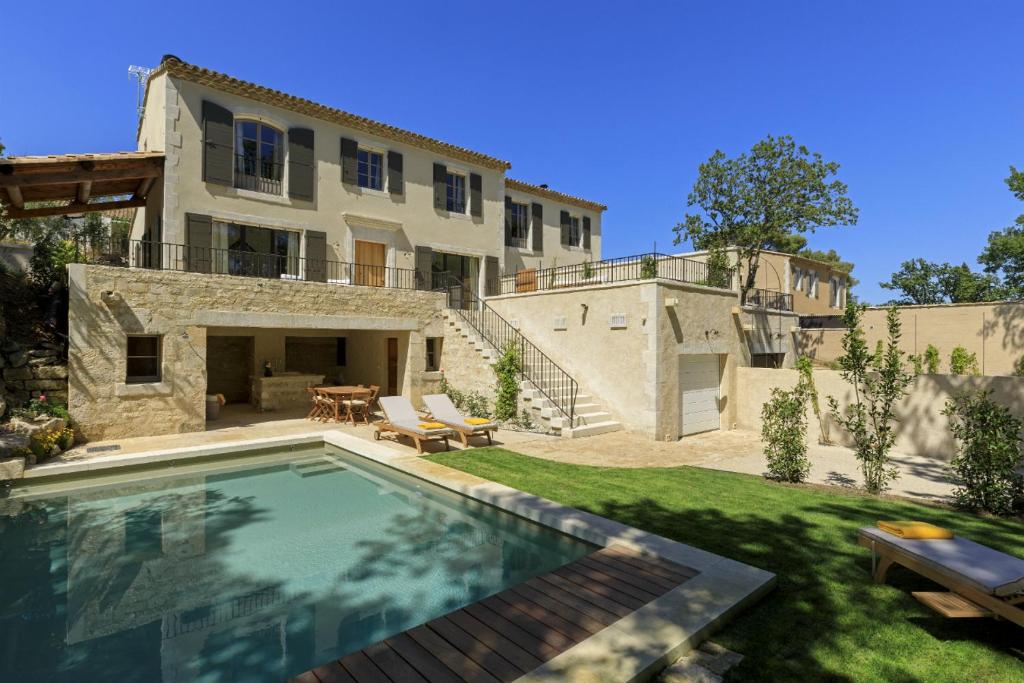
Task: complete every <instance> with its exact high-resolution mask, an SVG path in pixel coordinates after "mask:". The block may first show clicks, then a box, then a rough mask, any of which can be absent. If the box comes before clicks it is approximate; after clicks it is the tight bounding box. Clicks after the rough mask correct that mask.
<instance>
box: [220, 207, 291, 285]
mask: <svg viewBox="0 0 1024 683" xmlns="http://www.w3.org/2000/svg"><path fill="white" fill-rule="evenodd" d="M212 240H213V249H212V258H211V260H212V262H213V265H212V270H213V272H214V273H220V274H222V275H248V276H250V277H283V278H290V279H295V278H298V277H300V276H301V262H300V260H299V233H298V232H295V231H292V230H272V229H270V228H259V227H256V226H253V225H240V224H238V223H222V222H221V221H214V222H213V232H212Z"/></svg>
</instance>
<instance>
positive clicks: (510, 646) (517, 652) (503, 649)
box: [448, 609, 544, 673]
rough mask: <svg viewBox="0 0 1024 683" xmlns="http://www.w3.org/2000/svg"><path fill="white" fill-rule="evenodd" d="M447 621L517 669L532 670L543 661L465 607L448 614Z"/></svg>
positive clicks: (524, 671)
mask: <svg viewBox="0 0 1024 683" xmlns="http://www.w3.org/2000/svg"><path fill="white" fill-rule="evenodd" d="M448 619H449V621H452V622H454V623H455V625H456V626H458V627H459V628H461V629H462V630H463V631H465V632H466V633H468V634H470V635H471V636H473V637H474V638H476V639H477V640H479V641H480V642H481V643H483V644H484V645H486V646H487V647H489V648H490V649H491V650H493V651H495V652H497V653H498V654H499V655H501V656H502V657H504V658H505V659H507V660H508V661H509V662H511V663H512V664H513V665H514V666H515V667H516V668H517V669H519V670H520V671H522V672H523V673H526V672H528V671H533V670H534V669H536V668H537V667H538V666H540V665H541V664H543V663H544V661H543V660H542V659H540V658H539V657H535V656H534V655H532V654H530V653H529V652H527V651H526V650H524V649H523V648H521V647H519V646H518V645H517V644H516V643H515V642H514V641H513V640H512V639H511V638H509V637H508V636H506V635H505V634H504V633H500V632H498V631H496V630H494V629H493V628H491V627H490V626H488V625H487V624H485V623H484V622H482V621H480V620H479V619H477V618H475V617H474V616H473V615H472V614H470V613H469V612H467V611H466V610H465V609H461V610H459V611H457V612H452V613H451V614H449V615H448Z"/></svg>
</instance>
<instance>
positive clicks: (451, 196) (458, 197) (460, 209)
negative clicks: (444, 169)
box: [445, 173, 466, 213]
mask: <svg viewBox="0 0 1024 683" xmlns="http://www.w3.org/2000/svg"><path fill="white" fill-rule="evenodd" d="M445 208H446V209H448V210H449V211H452V212H454V213H466V176H464V175H459V174H458V173H449V174H448V201H447V203H446V206H445Z"/></svg>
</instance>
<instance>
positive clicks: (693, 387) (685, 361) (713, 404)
mask: <svg viewBox="0 0 1024 683" xmlns="http://www.w3.org/2000/svg"><path fill="white" fill-rule="evenodd" d="M718 388H719V377H718V356H716V355H712V354H699V355H697V354H695V355H682V356H679V404H680V412H681V420H682V425H683V428H682V430H681V431H682V433H683V436H686V435H687V434H696V433H697V432H707V431H710V430H712V429H718V428H719V427H720V426H721V419H720V417H719V413H718V398H719V389H718Z"/></svg>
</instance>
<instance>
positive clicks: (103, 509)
mask: <svg viewBox="0 0 1024 683" xmlns="http://www.w3.org/2000/svg"><path fill="white" fill-rule="evenodd" d="M258 460H259V462H258V463H251V462H250V463H249V464H239V461H238V460H234V461H220V462H218V463H211V464H210V465H209V466H208V467H205V466H204V467H203V468H195V467H193V468H186V469H189V471H188V472H178V473H175V472H174V471H173V470H159V471H156V472H147V473H144V474H142V475H138V476H136V477H134V478H133V480H131V481H127V482H123V483H105V484H99V485H95V484H90V483H89V482H84V483H83V482H72V483H69V485H68V486H67V487H65V490H63V491H62V492H61V493H60V494H52V493H51V494H46V495H45V496H42V497H39V496H32V495H27V496H21V495H20V494H21V492H19V496H18V497H11V498H8V499H6V500H3V501H0V681H110V680H122V681H165V682H170V681H211V682H212V681H280V680H283V679H284V678H286V677H288V676H289V675H294V674H296V673H299V672H302V671H305V670H306V669H309V668H311V667H313V666H317V665H319V664H322V663H324V662H327V661H329V660H331V659H335V658H338V657H340V656H343V655H345V654H347V653H349V652H353V651H355V650H358V649H360V648H362V647H365V646H367V645H369V644H371V643H374V642H376V641H378V640H381V639H382V638H385V637H387V636H389V635H391V634H395V633H398V632H401V631H404V630H406V629H408V628H411V627H413V626H415V625H417V624H421V623H423V622H425V621H429V620H430V619H432V618H434V617H437V616H440V615H441V614H444V613H446V612H449V611H451V610H454V609H457V608H459V607H462V606H464V605H467V604H469V603H472V602H474V601H476V600H479V599H481V598H483V597H486V596H487V595H490V594H493V593H496V592H499V591H501V590H503V589H505V588H507V587H509V586H512V585H514V584H516V583H519V582H522V581H525V580H526V579H529V578H530V577H533V576H536V575H539V574H543V573H545V572H548V571H551V570H553V569H555V568H557V567H558V566H560V565H563V564H566V563H568V562H571V561H573V560H575V559H577V558H579V557H581V556H583V555H586V554H587V553H589V552H592V551H593V548H592V547H591V546H589V545H587V544H584V543H581V542H578V541H576V540H573V539H571V538H569V537H568V536H565V535H562V534H559V533H557V532H555V531H554V530H551V529H548V528H545V527H542V526H539V525H536V524H533V523H531V522H528V521H525V520H522V519H519V518H517V517H515V516H512V515H509V514H507V513H504V512H501V511H499V510H497V509H495V508H491V507H488V506H484V505H482V504H480V503H477V502H475V501H471V500H469V499H467V498H464V497H461V496H457V495H455V494H452V493H450V492H447V491H444V490H443V489H440V488H437V487H434V486H432V485H430V484H426V483H424V482H421V481H419V480H417V479H414V478H412V477H407V476H405V475H401V474H399V473H397V472H395V471H394V470H391V469H389V468H386V467H383V466H381V465H377V464H375V463H371V462H369V461H367V460H365V459H363V458H359V457H358V456H355V455H352V454H349V453H346V452H344V451H341V450H338V449H334V448H331V447H329V446H316V447H312V448H311V447H302V448H294V449H290V450H288V451H287V452H281V453H274V454H270V455H269V456H266V457H261V458H259V459H258ZM29 491H31V489H29Z"/></svg>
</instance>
